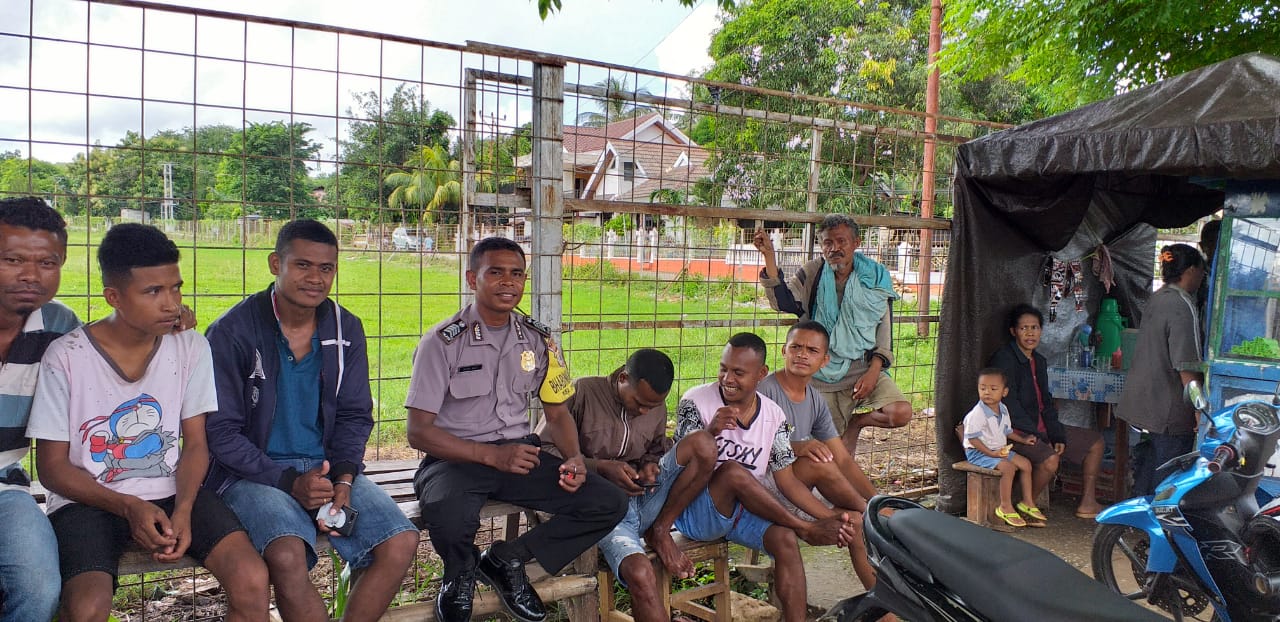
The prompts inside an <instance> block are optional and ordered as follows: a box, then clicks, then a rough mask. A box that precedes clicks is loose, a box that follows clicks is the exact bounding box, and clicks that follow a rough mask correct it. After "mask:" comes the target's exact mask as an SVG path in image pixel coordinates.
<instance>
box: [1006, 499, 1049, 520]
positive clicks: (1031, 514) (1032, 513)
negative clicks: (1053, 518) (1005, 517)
mask: <svg viewBox="0 0 1280 622" xmlns="http://www.w3.org/2000/svg"><path fill="white" fill-rule="evenodd" d="M1014 507H1016V508H1018V511H1019V512H1022V513H1023V514H1026V515H1027V517H1028V518H1034V519H1035V520H1038V521H1047V520H1049V519H1047V518H1045V516H1044V512H1041V511H1040V508H1038V507H1035V506H1033V505H1027V504H1026V503H1023V502H1021V501H1020V502H1018V505H1016V506H1014Z"/></svg>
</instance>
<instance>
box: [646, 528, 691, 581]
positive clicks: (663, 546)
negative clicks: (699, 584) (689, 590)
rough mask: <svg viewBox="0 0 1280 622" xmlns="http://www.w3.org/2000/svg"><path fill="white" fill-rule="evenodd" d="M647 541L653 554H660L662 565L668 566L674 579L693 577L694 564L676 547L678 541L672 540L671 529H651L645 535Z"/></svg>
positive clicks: (668, 570)
mask: <svg viewBox="0 0 1280 622" xmlns="http://www.w3.org/2000/svg"><path fill="white" fill-rule="evenodd" d="M644 538H645V540H647V541H648V542H649V546H650V547H653V552H654V553H657V554H658V559H660V560H662V565H663V566H666V568H667V572H669V573H671V575H672V576H674V577H679V578H681V579H688V578H691V577H693V562H691V561H689V558H688V557H687V556H686V555H685V554H684V551H681V550H680V547H679V546H676V541H675V540H673V539H671V530H670V529H652V528H651V529H649V531H648V532H646V533H645V535H644Z"/></svg>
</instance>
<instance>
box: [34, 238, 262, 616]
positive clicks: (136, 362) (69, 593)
mask: <svg viewBox="0 0 1280 622" xmlns="http://www.w3.org/2000/svg"><path fill="white" fill-rule="evenodd" d="M178 258H179V254H178V247H177V246H176V245H174V243H173V242H172V241H170V240H169V239H168V238H167V237H165V235H164V234H163V233H161V232H160V230H158V229H156V228H154V227H150V226H147V225H139V224H122V225H116V226H115V227H113V228H112V229H111V230H110V231H108V232H107V235H106V236H105V237H104V238H103V239H102V243H101V244H100V246H99V248H98V264H99V266H100V268H101V273H102V282H103V286H104V287H103V297H104V298H106V301H107V303H108V304H109V305H111V307H112V309H113V312H112V314H111V315H109V316H107V317H105V318H103V319H101V320H98V321H96V322H93V323H91V324H88V325H86V326H82V327H80V328H77V329H75V330H72V331H71V332H69V333H67V334H66V335H63V336H62V337H61V338H59V339H58V340H57V341H55V342H53V343H52V344H50V345H49V347H48V349H47V350H46V351H45V354H44V358H43V359H42V360H41V363H40V376H39V381H38V382H37V385H36V393H35V396H34V400H33V403H32V408H31V418H30V421H29V423H28V425H27V434H28V435H29V436H30V437H31V438H34V439H36V464H37V467H38V472H39V474H40V481H41V483H43V484H44V485H45V487H46V488H48V490H49V499H48V511H49V522H50V523H52V525H53V531H54V534H55V535H56V537H57V539H58V549H59V563H60V565H61V572H62V584H63V587H62V607H61V611H60V614H59V619H60V620H63V621H64V622H66V621H79V620H95V621H100V622H106V620H107V616H108V614H109V613H110V611H111V597H112V594H113V592H114V591H115V587H116V578H117V572H118V560H119V557H120V554H121V553H122V552H123V550H124V548H125V545H126V544H127V543H128V541H129V540H130V539H132V540H133V541H134V542H136V543H137V544H139V545H140V546H142V547H143V548H144V549H147V550H150V551H151V552H152V557H153V558H154V559H155V560H156V561H160V562H176V561H178V559H179V558H181V557H182V556H183V555H185V554H190V555H192V556H193V557H195V558H196V559H197V560H199V561H200V562H201V563H202V564H204V566H205V567H206V568H208V569H209V570H210V571H211V572H212V573H213V575H214V576H215V577H216V578H217V579H218V581H219V583H221V584H222V587H223V589H224V590H225V591H226V594H227V612H226V617H225V619H227V620H261V621H265V620H267V615H268V613H267V607H268V604H269V600H268V598H269V593H268V588H267V567H266V564H265V563H263V561H262V558H261V557H259V556H258V554H257V552H256V551H255V550H254V549H253V545H252V544H250V542H249V538H248V536H247V535H246V534H245V532H244V528H243V527H241V526H240V521H239V520H237V519H236V515H235V514H233V513H232V512H231V510H230V509H229V508H227V507H226V506H225V505H224V504H223V503H222V501H221V500H220V499H218V497H217V495H215V494H213V493H212V492H210V491H206V490H202V489H201V488H200V484H201V482H202V481H203V480H204V476H205V472H206V471H207V470H208V467H209V451H208V447H207V445H206V443H205V430H204V420H205V415H206V414H207V413H209V412H213V411H216V410H217V408H218V402H217V398H216V396H215V394H214V383H213V360H212V356H211V354H210V352H209V343H208V342H207V341H205V338H204V336H203V335H201V334H200V333H198V332H195V331H190V330H188V331H183V332H181V333H174V332H173V327H174V325H175V323H176V322H177V321H178V318H179V313H180V310H181V308H182V274H181V272H180V271H179V269H178Z"/></svg>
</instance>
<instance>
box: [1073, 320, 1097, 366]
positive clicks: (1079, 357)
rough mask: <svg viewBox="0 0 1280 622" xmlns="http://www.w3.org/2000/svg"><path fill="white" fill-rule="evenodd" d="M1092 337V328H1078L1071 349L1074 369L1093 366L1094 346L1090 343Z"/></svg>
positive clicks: (1084, 326) (1083, 326)
mask: <svg viewBox="0 0 1280 622" xmlns="http://www.w3.org/2000/svg"><path fill="white" fill-rule="evenodd" d="M1091 335H1093V327H1092V326H1089V325H1088V324H1081V325H1080V326H1078V327H1076V331H1075V335H1074V336H1073V337H1072V338H1071V346H1070V349H1069V351H1070V352H1071V365H1072V366H1073V367H1089V366H1091V365H1092V364H1093V346H1092V345H1091V344H1090V343H1089V339H1090V336H1091Z"/></svg>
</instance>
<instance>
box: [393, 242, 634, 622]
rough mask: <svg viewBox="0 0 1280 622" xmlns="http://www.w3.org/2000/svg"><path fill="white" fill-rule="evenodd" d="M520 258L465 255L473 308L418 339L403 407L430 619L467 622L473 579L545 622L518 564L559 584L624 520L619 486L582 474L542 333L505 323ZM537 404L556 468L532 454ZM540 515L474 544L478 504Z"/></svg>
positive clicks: (511, 250) (514, 609) (502, 253)
mask: <svg viewBox="0 0 1280 622" xmlns="http://www.w3.org/2000/svg"><path fill="white" fill-rule="evenodd" d="M525 276H526V273H525V257H524V251H523V250H522V249H521V248H520V246H519V245H518V244H516V243H515V242H513V241H511V240H508V239H505V238H497V237H491V238H486V239H484V240H481V241H480V242H479V243H477V244H476V245H475V247H473V248H472V250H471V254H470V257H469V258H468V264H467V286H468V287H470V288H471V290H473V291H474V292H475V302H474V303H472V304H470V305H468V306H466V307H465V308H463V309H462V311H460V312H459V313H458V314H457V315H455V316H453V317H451V318H449V319H448V320H445V321H444V322H443V323H441V324H439V325H438V326H436V327H434V328H432V329H431V330H430V331H428V332H427V334H426V335H424V336H423V337H422V341H421V342H420V343H419V344H418V349H417V351H416V352H415V353H414V358H413V375H412V377H411V379H410V382H409V394H408V397H406V398H405V406H406V407H407V408H408V409H409V422H408V428H409V444H410V445H411V446H413V447H414V448H415V449H420V450H422V451H424V452H426V454H427V456H426V457H425V458H423V460H422V464H421V466H419V467H418V472H417V474H416V475H415V477H414V481H413V483H414V492H415V493H416V494H417V496H418V502H419V504H420V505H421V507H422V519H423V522H424V523H425V524H426V527H427V530H428V533H429V534H430V537H431V543H432V545H433V546H434V547H435V550H436V552H437V553H439V554H440V556H441V557H442V558H443V559H444V581H443V584H442V586H441V589H440V595H439V596H438V597H437V599H436V619H437V620H441V621H442V622H458V621H465V620H470V619H471V599H472V592H473V590H474V587H475V581H476V580H477V579H478V580H480V581H483V582H485V583H488V584H489V585H491V586H493V588H494V589H495V591H497V593H498V595H499V596H500V599H501V600H502V603H503V605H504V606H505V607H506V609H507V611H508V612H509V613H510V614H511V615H512V616H513V617H515V618H516V619H517V620H521V621H522V622H541V621H542V620H543V619H544V618H545V617H546V609H545V608H544V607H543V604H542V601H541V600H540V599H539V598H538V595H537V594H536V593H535V592H534V591H533V588H532V587H530V586H529V578H528V577H527V576H526V575H525V572H524V563H525V562H527V561H529V560H531V559H534V558H537V560H538V562H539V563H540V564H542V567H543V568H544V569H546V570H547V572H549V573H552V574H555V573H557V572H559V571H560V569H561V568H563V567H564V566H565V565H566V564H568V563H569V562H570V561H572V560H573V559H574V558H576V557H577V556H578V555H580V554H581V553H582V552H583V551H585V550H586V549H587V548H589V547H590V546H591V545H593V544H595V543H596V542H598V541H599V540H600V538H601V537H603V536H604V535H605V534H607V533H609V531H610V530H612V529H613V527H614V525H616V524H617V523H618V521H619V520H621V519H622V516H623V515H624V514H625V512H626V509H627V497H626V495H625V494H624V493H623V492H622V491H621V490H619V489H618V488H617V487H616V486H614V485H612V484H611V483H609V482H608V481H607V480H605V479H603V478H601V477H600V476H598V475H596V474H594V473H590V474H589V473H588V472H587V468H586V465H585V463H584V462H583V458H582V454H581V452H580V451H579V449H578V432H577V429H576V426H575V425H574V421H573V417H572V416H571V415H570V414H569V410H568V408H566V407H565V405H564V402H565V401H566V400H568V399H569V397H570V396H571V395H573V385H572V383H571V382H570V378H569V374H568V372H567V371H566V370H565V368H564V362H563V357H562V356H561V355H560V353H559V351H558V346H556V344H555V342H554V341H553V340H552V339H551V337H550V331H549V329H548V328H547V327H545V326H543V325H542V324H539V323H538V322H536V321H534V320H533V319H532V318H529V317H527V316H525V315H523V314H520V313H513V310H514V309H515V307H516V305H518V304H519V303H520V299H521V297H522V296H523V294H524V283H525ZM534 391H537V392H538V396H539V398H540V399H541V400H542V405H543V412H544V413H545V415H546V419H547V429H549V430H550V431H551V434H550V437H551V439H552V440H553V441H554V443H555V445H556V448H557V449H559V451H560V454H561V455H563V456H566V458H565V459H564V460H563V461H562V460H560V459H559V458H557V457H555V456H553V455H552V454H549V453H546V452H543V451H541V450H540V449H539V447H540V445H541V442H540V440H539V438H538V436H537V435H535V434H533V433H532V429H531V426H530V423H529V417H528V409H529V394H530V393H532V392H534ZM489 499H495V500H498V501H504V502H508V503H513V504H516V505H519V506H522V507H527V508H533V509H535V510H538V511H543V512H548V513H550V514H553V515H554V516H553V517H552V518H551V520H549V521H547V522H545V523H542V524H541V525H539V526H537V527H534V528H533V529H531V530H530V531H528V532H527V533H525V534H523V535H521V536H520V537H519V538H516V539H515V540H512V541H510V542H495V543H494V544H493V545H492V546H491V547H490V548H489V549H488V550H486V551H485V552H484V553H483V554H479V555H477V553H478V550H477V548H476V546H475V544H474V540H475V534H476V530H477V529H478V528H479V526H480V520H479V512H480V508H481V506H483V505H484V503H485V501H487V500H489Z"/></svg>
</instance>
